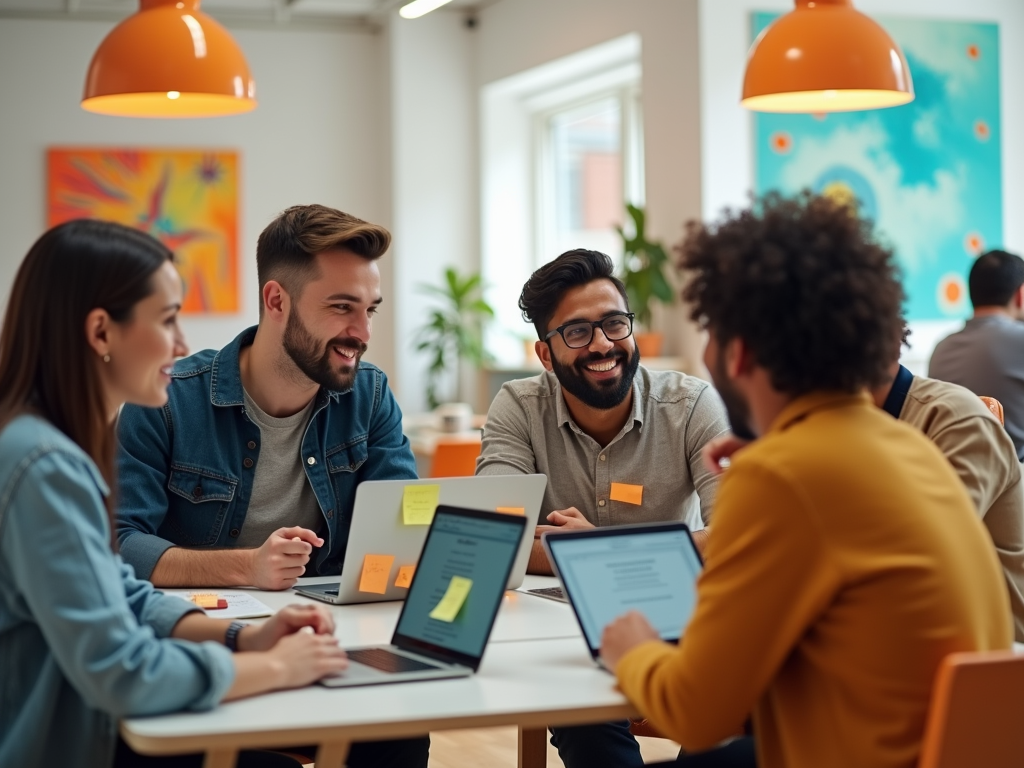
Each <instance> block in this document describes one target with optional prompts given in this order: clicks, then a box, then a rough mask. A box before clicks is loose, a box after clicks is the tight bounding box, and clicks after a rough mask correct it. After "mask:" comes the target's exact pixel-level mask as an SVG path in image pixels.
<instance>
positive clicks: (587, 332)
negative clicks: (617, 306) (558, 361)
mask: <svg viewBox="0 0 1024 768" xmlns="http://www.w3.org/2000/svg"><path fill="white" fill-rule="evenodd" d="M634 316H635V315H634V314H633V313H632V312H623V313H622V314H619V315H608V317H606V318H604V319H603V320H594V321H593V322H590V321H589V320H584V321H582V322H576V323H566V324H565V325H560V326H558V327H557V328H555V330H553V331H551V332H549V333H548V335H547V336H545V337H544V341H548V340H550V339H551V337H552V336H554V335H555V334H556V333H557V334H558V335H559V336H561V337H562V341H564V342H565V346H567V347H568V348H569V349H580V348H581V347H585V346H587V345H588V344H590V342H591V341H593V339H594V329H595V328H600V329H601V332H602V333H603V334H604V337H605V338H606V339H608V341H622V340H623V339H625V338H628V337H629V336H630V334H632V333H633V317H634Z"/></svg>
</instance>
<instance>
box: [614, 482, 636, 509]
mask: <svg viewBox="0 0 1024 768" xmlns="http://www.w3.org/2000/svg"><path fill="white" fill-rule="evenodd" d="M611 499H612V501H624V502H626V503H627V504H636V505H637V506H640V505H641V504H642V503H643V499H644V487H643V486H642V485H630V484H629V483H612V492H611Z"/></svg>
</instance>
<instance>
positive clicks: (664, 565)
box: [541, 523, 702, 664]
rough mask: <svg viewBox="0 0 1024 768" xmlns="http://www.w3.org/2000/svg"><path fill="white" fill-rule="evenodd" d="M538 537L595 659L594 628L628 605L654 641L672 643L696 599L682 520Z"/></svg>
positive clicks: (693, 562) (696, 565)
mask: <svg viewBox="0 0 1024 768" xmlns="http://www.w3.org/2000/svg"><path fill="white" fill-rule="evenodd" d="M541 542H542V543H543V545H544V550H545V551H546V552H547V553H548V558H549V559H550V560H551V564H552V565H553V566H554V570H555V575H556V576H557V577H558V580H559V581H560V582H561V584H562V589H563V590H564V592H565V594H566V596H567V597H568V598H569V604H570V605H571V606H572V609H573V612H574V613H575V614H576V620H577V621H578V622H579V624H580V629H581V630H582V631H583V637H584V639H585V640H586V642H587V648H589V649H590V655H591V657H592V658H593V659H594V660H595V661H596V662H598V664H600V663H601V660H600V650H601V633H602V632H603V631H604V628H605V627H606V626H608V625H609V624H610V623H611V622H612V621H613V620H615V619H617V618H618V617H619V616H621V615H622V614H624V613H626V612H627V611H630V610H637V611H640V612H641V613H642V614H643V615H644V616H645V617H646V618H647V620H648V621H649V622H650V623H651V626H653V627H654V628H655V629H656V630H657V632H658V635H659V636H660V637H661V639H662V640H666V641H668V642H671V643H677V642H679V638H680V637H681V635H682V632H683V629H684V628H685V626H686V624H687V623H688V622H689V620H690V617H691V616H692V615H693V610H694V608H695V607H696V605H697V577H698V576H699V575H700V571H701V568H702V563H701V559H700V555H699V554H698V553H697V547H696V546H694V543H693V539H692V538H691V537H690V529H689V528H688V527H687V526H686V524H685V523H647V524H643V525H622V526H616V527H613V528H592V529H588V530H584V531H565V532H564V533H545V534H544V535H543V536H542V537H541Z"/></svg>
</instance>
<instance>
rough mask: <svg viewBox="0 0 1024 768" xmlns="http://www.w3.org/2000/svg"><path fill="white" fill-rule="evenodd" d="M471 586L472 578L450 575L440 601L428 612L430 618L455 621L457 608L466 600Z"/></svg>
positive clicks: (457, 613) (457, 612)
mask: <svg viewBox="0 0 1024 768" xmlns="http://www.w3.org/2000/svg"><path fill="white" fill-rule="evenodd" d="M472 588H473V580H472V579H467V578H466V577H465V576H452V580H451V581H450V582H448V589H447V591H445V593H444V597H442V598H441V602H439V603H438V604H437V605H436V606H434V610H432V611H431V612H430V618H432V619H437V620H439V621H447V622H449V623H451V622H453V621H455V617H456V616H458V615H459V609H461V608H462V605H463V603H465V602H466V598H467V597H468V596H469V590H471V589H472Z"/></svg>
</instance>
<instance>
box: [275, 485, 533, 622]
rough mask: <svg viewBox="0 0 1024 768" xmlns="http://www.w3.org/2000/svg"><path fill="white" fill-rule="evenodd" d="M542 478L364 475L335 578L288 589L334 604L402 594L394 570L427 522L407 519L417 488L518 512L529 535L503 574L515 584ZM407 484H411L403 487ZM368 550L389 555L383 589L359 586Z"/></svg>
mask: <svg viewBox="0 0 1024 768" xmlns="http://www.w3.org/2000/svg"><path fill="white" fill-rule="evenodd" d="M547 482H548V480H547V477H546V476H545V475H502V476H489V477H443V478H434V479H429V480H367V481H365V482H363V483H360V484H359V486H358V487H357V488H356V498H355V502H354V504H353V507H352V524H351V526H350V527H349V532H348V544H347V545H346V547H345V564H344V567H343V568H342V571H341V576H340V580H339V581H338V582H337V583H333V584H310V585H305V584H300V585H298V586H296V587H294V589H295V591H296V592H298V593H299V594H301V595H305V596H306V597H312V598H315V599H317V600H323V601H324V602H328V603H334V604H336V605H347V604H350V603H371V602H379V601H382V600H404V599H405V597H406V595H407V594H408V592H409V589H408V584H406V585H405V586H401V584H402V582H401V581H400V580H396V578H395V576H396V575H397V574H398V572H399V570H400V569H402V568H403V567H404V568H409V567H410V566H412V565H415V563H416V559H417V558H418V557H419V556H420V550H421V549H422V548H423V540H424V539H425V538H426V535H427V528H428V526H427V525H407V524H406V522H405V519H406V515H405V512H408V511H409V510H408V509H407V508H406V506H407V504H408V503H409V502H410V499H412V494H416V495H417V496H418V498H417V499H416V501H417V502H419V503H421V502H422V501H423V496H422V492H427V495H428V497H431V496H430V495H431V493H435V492H436V499H437V503H438V504H447V505H449V506H454V507H465V508H467V509H483V510H488V511H491V512H495V511H501V510H510V511H511V512H512V513H513V514H514V516H521V517H523V518H524V520H525V525H526V528H525V530H527V531H528V532H529V535H524V536H523V540H522V541H521V542H519V550H518V551H517V553H516V559H515V563H514V564H513V566H512V571H511V574H510V575H509V580H508V589H516V588H517V587H519V585H520V584H522V583H523V577H524V576H525V575H526V567H527V565H528V564H529V562H530V550H531V549H532V547H533V530H534V528H535V527H536V525H537V517H538V516H539V515H540V505H541V501H542V500H543V498H544V489H545V488H546V487H547ZM410 487H411V488H412V490H411V491H407V490H406V489H407V488H410ZM407 494H409V495H407ZM368 555H370V556H374V555H384V556H393V557H394V561H393V562H392V564H391V573H390V577H389V578H388V580H387V588H386V589H385V590H384V591H383V592H381V591H378V590H373V591H366V590H360V585H361V584H362V585H363V586H365V582H364V581H363V569H364V567H366V565H367V561H366V558H367V556H368ZM396 581H398V585H396Z"/></svg>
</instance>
